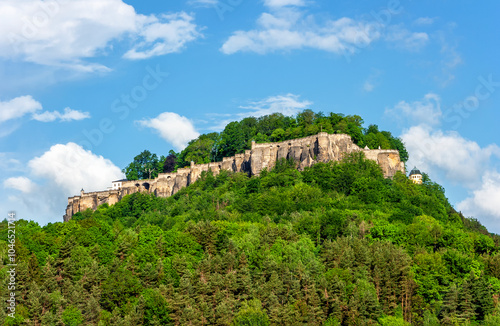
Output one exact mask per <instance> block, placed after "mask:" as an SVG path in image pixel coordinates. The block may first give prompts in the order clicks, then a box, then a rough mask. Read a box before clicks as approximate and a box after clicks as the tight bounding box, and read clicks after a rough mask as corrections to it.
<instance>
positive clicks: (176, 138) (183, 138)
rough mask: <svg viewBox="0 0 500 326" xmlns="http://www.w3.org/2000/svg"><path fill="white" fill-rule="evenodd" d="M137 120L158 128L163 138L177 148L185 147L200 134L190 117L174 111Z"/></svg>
mask: <svg viewBox="0 0 500 326" xmlns="http://www.w3.org/2000/svg"><path fill="white" fill-rule="evenodd" d="M136 122H137V123H138V124H139V125H141V126H144V127H148V128H152V129H154V130H156V131H157V132H158V133H159V134H160V136H161V138H163V139H165V140H166V141H167V142H169V143H171V144H172V145H173V146H174V147H175V148H176V149H177V150H182V149H184V148H185V147H186V146H187V144H188V142H189V141H190V140H192V139H195V138H197V137H198V136H199V135H200V133H199V132H198V131H196V129H195V127H194V126H193V123H192V122H191V121H190V120H189V119H188V118H186V117H183V116H180V115H178V114H177V113H174V112H163V113H162V114H160V115H159V116H157V117H156V118H153V119H145V120H141V121H136Z"/></svg>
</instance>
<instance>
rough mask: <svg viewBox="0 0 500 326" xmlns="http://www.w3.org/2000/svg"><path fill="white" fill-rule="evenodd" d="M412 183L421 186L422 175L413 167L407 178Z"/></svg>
mask: <svg viewBox="0 0 500 326" xmlns="http://www.w3.org/2000/svg"><path fill="white" fill-rule="evenodd" d="M408 178H410V180H411V181H413V183H416V184H419V185H420V184H422V173H420V170H419V169H417V167H414V168H413V170H411V171H410V175H409V176H408Z"/></svg>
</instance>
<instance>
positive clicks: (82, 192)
mask: <svg viewBox="0 0 500 326" xmlns="http://www.w3.org/2000/svg"><path fill="white" fill-rule="evenodd" d="M84 193H85V191H84V190H83V188H82V190H80V196H83V194H84Z"/></svg>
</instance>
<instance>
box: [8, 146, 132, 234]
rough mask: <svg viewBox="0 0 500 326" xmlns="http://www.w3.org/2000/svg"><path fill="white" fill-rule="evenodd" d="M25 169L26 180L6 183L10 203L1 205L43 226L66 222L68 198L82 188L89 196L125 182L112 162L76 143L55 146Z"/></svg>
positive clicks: (19, 179) (17, 179)
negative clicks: (119, 180)
mask: <svg viewBox="0 0 500 326" xmlns="http://www.w3.org/2000/svg"><path fill="white" fill-rule="evenodd" d="M25 166H26V167H27V168H26V169H25V170H24V171H23V172H24V174H25V175H24V176H15V177H10V178H8V179H6V180H4V181H3V188H4V189H5V190H4V193H3V194H2V198H4V199H8V200H5V201H0V205H1V206H2V207H4V208H12V207H15V209H16V211H18V213H19V217H20V218H24V219H32V220H35V221H37V222H39V223H42V224H45V223H48V222H60V221H62V216H63V215H64V209H65V208H66V205H67V198H68V197H69V196H74V195H77V194H79V193H80V189H81V188H82V187H83V188H84V189H85V191H87V192H88V191H96V190H105V189H107V187H109V186H110V185H111V181H113V180H117V179H121V178H123V174H122V173H121V171H120V169H119V168H118V167H117V166H115V165H114V164H113V163H112V162H111V161H110V160H108V159H105V158H103V157H102V156H98V155H95V154H94V153H92V152H90V151H87V150H85V149H83V148H82V147H81V146H79V145H77V144H75V143H67V144H57V145H54V146H52V147H51V148H50V149H49V150H47V151H46V152H45V153H43V154H42V155H41V156H39V157H35V158H33V159H32V160H30V161H29V162H28V164H26V165H25ZM18 172H20V171H18ZM4 194H5V195H4Z"/></svg>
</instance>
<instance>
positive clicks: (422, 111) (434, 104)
mask: <svg viewBox="0 0 500 326" xmlns="http://www.w3.org/2000/svg"><path fill="white" fill-rule="evenodd" d="M385 114H386V115H388V116H391V117H393V118H395V119H397V120H407V122H408V123H409V124H410V125H420V124H426V125H431V126H433V125H437V124H439V123H440V121H441V117H442V115H443V114H442V111H441V99H440V98H439V96H438V95H436V94H434V93H428V94H426V95H425V96H424V98H423V99H422V100H421V101H414V102H412V103H408V102H406V101H401V102H399V103H398V104H396V105H395V106H394V108H387V109H386V110H385Z"/></svg>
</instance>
